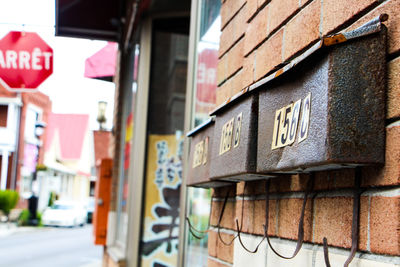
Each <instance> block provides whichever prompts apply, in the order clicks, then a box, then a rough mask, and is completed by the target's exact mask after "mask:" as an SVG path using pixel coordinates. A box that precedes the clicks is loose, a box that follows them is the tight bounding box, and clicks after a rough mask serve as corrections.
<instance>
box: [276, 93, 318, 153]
mask: <svg viewBox="0 0 400 267" xmlns="http://www.w3.org/2000/svg"><path fill="white" fill-rule="evenodd" d="M310 109H311V93H309V94H308V95H307V96H306V98H304V99H303V100H301V99H299V100H297V101H296V102H294V103H290V104H289V105H287V106H284V107H282V108H280V109H278V110H276V112H275V120H274V129H273V135H272V144H271V150H274V149H277V148H280V147H285V146H288V145H291V144H293V143H294V141H295V139H296V136H297V135H298V142H299V143H300V142H302V141H304V140H305V139H307V136H308V127H309V122H310ZM300 115H301V116H300Z"/></svg>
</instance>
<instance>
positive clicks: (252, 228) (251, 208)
mask: <svg viewBox="0 0 400 267" xmlns="http://www.w3.org/2000/svg"><path fill="white" fill-rule="evenodd" d="M236 217H237V218H238V222H239V227H240V226H241V231H242V232H244V233H250V234H256V235H264V225H265V200H245V201H244V209H243V216H242V201H238V202H237V204H236ZM268 218H269V219H268V234H269V235H270V236H273V235H276V223H275V222H276V200H269V213H268Z"/></svg>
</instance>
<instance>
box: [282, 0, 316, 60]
mask: <svg viewBox="0 0 400 267" xmlns="http://www.w3.org/2000/svg"><path fill="white" fill-rule="evenodd" d="M320 10H321V1H319V0H314V1H313V2H312V3H311V4H309V5H308V6H307V7H305V8H304V9H303V10H302V11H300V13H298V14H297V15H296V16H295V17H294V18H293V19H292V20H291V21H289V22H288V24H287V26H286V27H285V34H284V35H285V37H284V59H285V60H287V59H289V58H290V57H292V56H293V55H294V54H296V53H297V52H299V51H301V50H302V49H304V48H305V47H307V46H308V45H310V44H311V43H312V42H314V41H315V40H317V39H318V38H319V36H320V33H319V23H320Z"/></svg>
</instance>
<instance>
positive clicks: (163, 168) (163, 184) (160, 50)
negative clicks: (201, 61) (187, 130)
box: [140, 18, 189, 267]
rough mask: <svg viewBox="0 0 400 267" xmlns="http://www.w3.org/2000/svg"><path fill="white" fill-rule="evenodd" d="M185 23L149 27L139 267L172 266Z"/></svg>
mask: <svg viewBox="0 0 400 267" xmlns="http://www.w3.org/2000/svg"><path fill="white" fill-rule="evenodd" d="M188 25H189V22H188V19H187V18H177V19H160V20H155V21H153V37H152V53H151V54H152V61H151V73H150V90H149V106H148V123H147V125H148V128H147V153H146V158H147V160H146V170H145V182H144V201H143V205H144V207H143V219H142V225H143V233H142V237H141V246H140V248H141V249H140V266H143V267H147V266H148V267H150V266H151V267H153V266H160V267H161V266H177V261H178V232H179V223H180V222H179V195H180V189H181V182H182V159H183V140H184V137H183V125H184V115H185V114H184V113H185V94H186V72H187V54H188V39H189V38H188Z"/></svg>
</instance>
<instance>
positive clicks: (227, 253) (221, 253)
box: [217, 233, 234, 263]
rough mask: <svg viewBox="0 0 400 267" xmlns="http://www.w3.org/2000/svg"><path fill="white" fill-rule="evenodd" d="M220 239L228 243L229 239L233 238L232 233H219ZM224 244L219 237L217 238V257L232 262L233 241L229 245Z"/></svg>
mask: <svg viewBox="0 0 400 267" xmlns="http://www.w3.org/2000/svg"><path fill="white" fill-rule="evenodd" d="M221 238H222V240H223V241H224V242H225V243H226V244H229V243H230V242H231V240H232V239H233V238H234V235H231V234H226V233H221ZM226 244H224V243H223V242H222V241H221V240H220V238H217V258H218V259H221V260H223V261H226V262H230V263H233V248H234V242H232V244H231V245H229V246H227V245H226Z"/></svg>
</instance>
